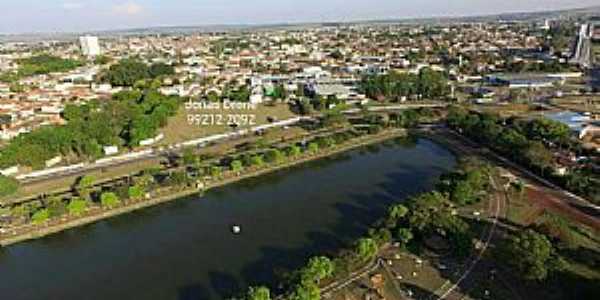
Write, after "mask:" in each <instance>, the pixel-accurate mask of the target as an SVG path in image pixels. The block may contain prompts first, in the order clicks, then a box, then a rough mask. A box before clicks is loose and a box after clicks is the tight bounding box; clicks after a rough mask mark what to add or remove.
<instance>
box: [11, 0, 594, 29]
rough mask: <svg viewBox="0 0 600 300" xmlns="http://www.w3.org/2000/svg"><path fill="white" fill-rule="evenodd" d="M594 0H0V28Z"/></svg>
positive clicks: (250, 19) (214, 21) (278, 19)
mask: <svg viewBox="0 0 600 300" xmlns="http://www.w3.org/2000/svg"><path fill="white" fill-rule="evenodd" d="M592 5H598V0H502V1H495V0H412V1H408V0H0V11H2V13H1V14H0V33H30V32H85V31H94V30H108V29H126V28H139V27H155V26H189V25H239V24H272V23H297V22H322V21H355V20H371V19H389V18H394V19H401V18H414V17H435V16H465V15H479V14H495V13H500V12H520V11H539V10H551V9H562V8H575V7H585V6H592Z"/></svg>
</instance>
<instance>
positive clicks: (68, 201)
mask: <svg viewBox="0 0 600 300" xmlns="http://www.w3.org/2000/svg"><path fill="white" fill-rule="evenodd" d="M95 182H96V178H95V177H94V176H91V175H85V176H83V177H81V178H79V179H78V180H77V182H76V184H75V185H74V186H73V189H72V190H73V192H72V194H71V195H70V196H69V197H59V196H52V197H43V198H41V199H40V200H36V201H32V202H28V203H23V204H19V205H16V206H13V207H12V208H11V210H10V213H11V216H12V217H13V222H17V223H18V222H32V223H34V224H41V223H44V222H46V221H48V220H50V219H53V218H59V217H62V216H64V215H69V216H73V217H78V216H81V215H82V214H83V213H85V211H86V210H87V209H89V208H91V207H94V206H96V207H102V208H106V209H111V208H114V207H116V206H118V205H120V204H121V203H122V201H124V200H125V201H136V200H141V199H143V197H144V195H145V194H146V192H147V191H149V190H151V189H152V188H153V187H154V186H155V183H156V180H155V178H154V177H153V176H152V175H150V174H149V173H147V172H142V173H141V174H138V175H137V176H135V177H133V178H132V180H131V181H129V182H122V183H120V184H117V185H115V186H113V187H110V188H107V189H100V188H98V187H96V186H95Z"/></svg>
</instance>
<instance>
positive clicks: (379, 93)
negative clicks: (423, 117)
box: [359, 68, 450, 101]
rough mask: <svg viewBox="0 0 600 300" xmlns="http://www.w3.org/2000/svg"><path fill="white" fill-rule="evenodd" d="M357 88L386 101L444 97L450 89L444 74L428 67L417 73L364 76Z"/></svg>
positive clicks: (371, 96)
mask: <svg viewBox="0 0 600 300" xmlns="http://www.w3.org/2000/svg"><path fill="white" fill-rule="evenodd" d="M359 89H360V90H361V91H362V92H364V93H365V94H366V95H367V97H369V98H371V99H376V100H388V101H401V100H403V99H406V98H417V99H438V98H444V97H446V96H447V95H448V92H449V90H450V88H449V85H448V79H447V77H446V75H445V74H444V73H442V72H436V71H433V70H431V69H429V68H423V69H421V70H420V71H419V73H418V74H411V73H398V72H390V73H389V74H385V75H370V76H365V77H364V78H363V79H362V81H361V82H360V84H359Z"/></svg>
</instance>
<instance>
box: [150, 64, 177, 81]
mask: <svg viewBox="0 0 600 300" xmlns="http://www.w3.org/2000/svg"><path fill="white" fill-rule="evenodd" d="M148 72H149V74H150V77H152V78H156V77H159V76H169V75H173V74H175V68H173V66H170V65H167V64H165V63H155V64H152V65H151V66H150V69H149V70H148Z"/></svg>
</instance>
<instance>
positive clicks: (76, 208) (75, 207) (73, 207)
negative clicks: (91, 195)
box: [67, 198, 88, 216]
mask: <svg viewBox="0 0 600 300" xmlns="http://www.w3.org/2000/svg"><path fill="white" fill-rule="evenodd" d="M87 206H88V201H86V200H84V199H81V198H73V199H71V201H70V202H69V205H67V211H68V212H69V214H70V215H72V216H80V215H81V214H83V213H84V212H85V209H86V208H87Z"/></svg>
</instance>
